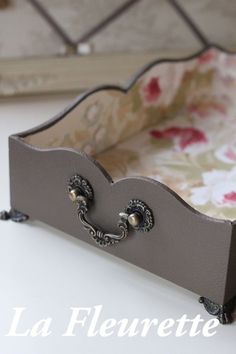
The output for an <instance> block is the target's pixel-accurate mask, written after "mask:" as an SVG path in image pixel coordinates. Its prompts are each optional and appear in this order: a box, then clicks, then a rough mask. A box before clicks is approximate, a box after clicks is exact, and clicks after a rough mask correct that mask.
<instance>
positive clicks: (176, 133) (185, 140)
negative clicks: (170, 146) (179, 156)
mask: <svg viewBox="0 0 236 354" xmlns="http://www.w3.org/2000/svg"><path fill="white" fill-rule="evenodd" d="M150 134H151V136H152V137H154V138H157V139H161V138H166V139H172V138H177V139H178V140H179V146H180V148H181V150H184V149H185V148H187V147H188V146H189V145H192V144H198V143H206V142H207V138H206V136H205V134H204V133H203V132H202V131H200V130H198V129H196V128H179V127H172V128H168V129H165V130H163V131H160V130H156V129H155V130H152V131H150Z"/></svg>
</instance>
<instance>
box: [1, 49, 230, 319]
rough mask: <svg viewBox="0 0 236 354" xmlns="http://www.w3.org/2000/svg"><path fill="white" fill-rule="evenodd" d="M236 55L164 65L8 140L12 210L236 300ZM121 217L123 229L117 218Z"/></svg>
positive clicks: (212, 302)
mask: <svg viewBox="0 0 236 354" xmlns="http://www.w3.org/2000/svg"><path fill="white" fill-rule="evenodd" d="M235 136H236V56H235V55H233V54H229V53H225V52H223V51H222V50H221V49H218V48H213V47H211V48H208V49H206V50H205V51H204V52H201V53H198V54H196V55H195V56H193V57H191V58H188V59H184V60H176V61H175V60H169V61H168V60H164V61H163V60H162V61H157V62H155V63H153V64H151V65H149V66H148V67H147V68H145V69H144V70H142V71H141V73H140V74H139V75H138V76H137V77H136V78H135V79H134V80H133V81H132V82H131V84H129V86H128V88H126V89H123V88H120V87H115V86H114V87H113V86H109V87H108V86H104V87H100V88H96V89H95V90H92V91H90V92H87V93H85V94H83V95H82V96H80V97H79V98H78V99H77V101H76V102H75V103H73V104H72V105H71V106H70V107H69V108H67V109H66V110H65V111H64V112H62V113H60V114H59V115H58V116H57V117H55V118H54V119H52V120H51V121H49V122H47V123H45V124H44V125H41V126H40V127H37V128H35V129H33V130H31V131H27V132H25V133H21V134H17V135H13V136H11V137H10V139H9V148H10V184H11V207H12V210H11V211H10V212H9V213H7V212H3V213H2V214H1V218H2V219H4V218H5V219H7V218H11V219H13V220H15V221H23V220H25V219H27V217H30V218H32V219H38V220H41V221H43V222H45V223H47V224H49V225H52V226H54V227H56V228H58V229H60V230H62V231H65V232H67V233H69V234H71V235H73V236H75V237H78V238H80V239H81V240H84V241H86V242H88V243H90V244H93V245H95V246H97V247H104V248H105V250H106V251H107V252H109V253H111V254H113V255H116V256H118V257H120V258H123V259H125V260H127V261H129V262H131V263H133V264H135V265H137V266H139V267H142V268H144V269H146V270H148V271H151V272H153V273H155V274H157V275H159V276H161V277H163V278H165V279H168V280H170V281H172V282H174V283H176V284H178V285H181V286H183V287H185V288H187V289H190V290H192V291H194V292H196V293H197V294H199V295H202V297H201V298H200V301H201V302H203V303H204V305H205V307H206V309H207V310H208V311H209V312H210V313H211V314H213V315H217V316H218V318H219V320H220V322H221V323H228V322H230V321H231V319H232V318H231V313H232V311H233V308H234V303H235V296H236V222H235V220H236V140H235ZM117 223H118V225H117Z"/></svg>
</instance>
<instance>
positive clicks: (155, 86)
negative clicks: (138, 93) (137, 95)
mask: <svg viewBox="0 0 236 354" xmlns="http://www.w3.org/2000/svg"><path fill="white" fill-rule="evenodd" d="M143 91H144V97H145V99H146V101H148V102H154V101H156V100H157V99H158V98H159V97H160V95H161V92H162V91H161V88H160V84H159V78H158V77H153V78H151V79H150V81H149V82H148V83H147V84H146V85H145V86H144V88H143Z"/></svg>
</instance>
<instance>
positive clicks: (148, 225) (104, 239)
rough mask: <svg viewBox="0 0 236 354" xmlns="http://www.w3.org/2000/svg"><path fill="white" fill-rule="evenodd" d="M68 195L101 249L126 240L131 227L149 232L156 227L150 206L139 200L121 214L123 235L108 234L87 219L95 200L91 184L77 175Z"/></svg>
mask: <svg viewBox="0 0 236 354" xmlns="http://www.w3.org/2000/svg"><path fill="white" fill-rule="evenodd" d="M68 193H69V197H70V199H71V200H72V202H74V203H75V204H76V205H77V213H78V218H79V220H80V221H81V223H82V225H83V227H84V229H85V230H87V231H88V233H89V235H90V236H91V237H92V239H93V240H94V241H95V242H96V243H97V244H98V245H99V246H101V247H106V246H109V245H113V244H116V243H118V242H120V241H121V240H123V239H125V238H126V237H127V236H128V233H129V228H130V227H132V228H133V229H135V230H138V231H143V232H148V231H149V230H151V229H152V227H153V225H154V219H153V215H152V211H151V210H150V209H149V208H148V206H147V205H146V204H145V203H143V202H142V201H141V200H139V199H132V200H130V202H129V204H128V206H127V207H126V208H125V210H124V212H121V213H119V216H120V220H119V222H118V227H119V229H120V230H121V233H120V234H119V235H115V234H110V233H106V232H104V231H102V230H101V229H100V228H99V227H97V226H96V225H93V224H92V223H91V222H89V221H88V220H87V218H86V216H87V213H88V211H89V206H90V204H91V202H92V201H93V200H94V193H93V189H92V187H91V185H90V183H89V182H88V181H87V180H86V179H84V178H83V177H81V176H80V175H75V176H73V177H72V178H71V179H70V180H69V184H68Z"/></svg>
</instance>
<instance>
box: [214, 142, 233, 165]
mask: <svg viewBox="0 0 236 354" xmlns="http://www.w3.org/2000/svg"><path fill="white" fill-rule="evenodd" d="M215 156H216V157H217V159H219V160H220V161H223V162H224V163H229V164H235V163H236V143H232V144H228V145H223V146H221V147H220V148H219V149H218V150H216V151H215Z"/></svg>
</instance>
